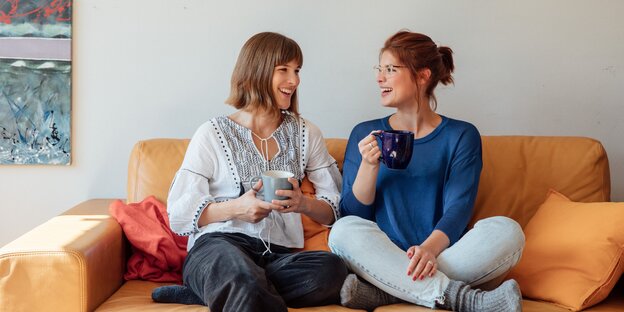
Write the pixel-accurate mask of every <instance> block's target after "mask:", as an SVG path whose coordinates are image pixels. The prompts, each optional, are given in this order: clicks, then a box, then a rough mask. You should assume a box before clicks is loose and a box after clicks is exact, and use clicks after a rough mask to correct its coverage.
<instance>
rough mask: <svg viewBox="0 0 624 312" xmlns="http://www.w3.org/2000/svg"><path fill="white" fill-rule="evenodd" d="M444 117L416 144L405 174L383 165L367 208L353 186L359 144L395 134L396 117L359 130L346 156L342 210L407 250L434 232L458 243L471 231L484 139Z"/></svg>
mask: <svg viewBox="0 0 624 312" xmlns="http://www.w3.org/2000/svg"><path fill="white" fill-rule="evenodd" d="M441 117H442V122H441V123H440V125H438V127H437V128H436V129H435V130H434V131H433V132H431V133H430V134H429V135H427V136H425V137H423V138H419V139H416V140H414V147H413V154H412V160H411V161H410V164H409V166H408V167H407V169H405V170H392V169H388V168H387V167H386V166H385V165H383V164H381V165H380V169H379V173H378V176H377V185H376V187H375V188H376V191H375V200H374V202H373V203H372V204H371V205H364V204H362V203H361V202H360V201H358V200H357V199H356V198H355V196H354V195H353V191H352V187H353V182H354V180H355V177H356V175H357V171H358V168H359V166H360V162H361V160H362V156H361V155H360V152H359V151H358V142H360V140H362V139H363V138H364V137H365V136H367V135H368V134H369V133H370V132H371V131H373V130H391V129H392V128H391V127H390V124H389V123H388V120H389V118H390V116H388V117H385V118H382V119H375V120H370V121H366V122H363V123H360V124H359V125H357V126H355V128H353V131H352V132H351V136H350V137H349V143H348V144H347V149H346V152H345V160H344V166H343V187H342V199H341V201H340V210H341V213H342V215H343V216H347V215H356V216H359V217H362V218H365V219H368V220H372V221H375V222H377V224H378V225H379V227H380V228H381V230H382V231H384V232H385V233H386V234H387V235H388V236H389V237H390V239H391V240H392V241H393V242H394V243H395V244H396V245H397V246H399V247H400V248H401V249H403V250H407V249H408V248H409V247H410V246H413V245H420V244H422V242H424V241H425V239H427V237H429V235H430V234H431V233H432V232H433V230H436V229H437V230H440V231H442V232H444V233H445V234H446V235H447V236H448V237H449V239H450V241H451V245H452V244H454V243H455V242H456V241H457V240H459V238H460V237H461V236H462V235H463V234H464V233H465V232H466V227H467V225H468V222H469V221H470V218H471V216H472V211H473V207H474V202H475V198H476V196H477V189H478V186H479V176H480V174H481V167H482V161H481V136H480V134H479V131H478V130H477V128H475V127H474V126H473V125H472V124H470V123H467V122H464V121H460V120H454V119H451V118H447V117H445V116H441Z"/></svg>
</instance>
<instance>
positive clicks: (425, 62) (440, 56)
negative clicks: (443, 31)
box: [379, 30, 455, 111]
mask: <svg viewBox="0 0 624 312" xmlns="http://www.w3.org/2000/svg"><path fill="white" fill-rule="evenodd" d="M386 51H388V52H390V53H392V55H394V57H396V58H398V59H399V61H400V62H401V63H402V64H401V65H403V66H407V68H409V70H410V73H411V76H412V80H413V81H417V78H418V73H419V72H420V71H421V70H423V69H425V68H428V69H429V70H430V71H431V77H429V83H428V84H427V89H426V90H425V95H427V97H429V104H430V105H431V109H433V110H434V111H435V110H436V108H437V107H438V101H437V99H436V96H435V94H434V93H433V90H434V89H435V88H436V86H437V85H438V83H439V82H441V83H442V84H443V85H447V84H449V83H453V76H452V75H451V74H452V73H453V70H454V69H455V65H453V50H451V48H449V47H444V46H441V47H438V46H437V45H436V44H435V43H434V42H433V40H431V38H429V37H428V36H426V35H423V34H419V33H414V32H410V31H407V30H401V31H399V32H397V33H396V34H394V35H392V37H390V38H388V40H386V42H385V43H384V46H383V48H381V51H380V52H379V56H380V57H381V54H383V53H384V52H386ZM417 86H418V85H417Z"/></svg>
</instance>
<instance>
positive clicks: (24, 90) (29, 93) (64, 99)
mask: <svg viewBox="0 0 624 312" xmlns="http://www.w3.org/2000/svg"><path fill="white" fill-rule="evenodd" d="M71 22H72V1H71V0H0V164H2V165H13V164H15V165H18V164H42V165H69V164H70V163H71Z"/></svg>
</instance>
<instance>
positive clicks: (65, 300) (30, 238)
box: [0, 199, 126, 311]
mask: <svg viewBox="0 0 624 312" xmlns="http://www.w3.org/2000/svg"><path fill="white" fill-rule="evenodd" d="M112 201H113V200H112V199H94V200H89V201H86V202H83V203H81V204H79V205H78V206H75V207H74V208H72V209H70V210H67V211H66V212H65V213H63V214H61V215H59V216H56V217H54V218H52V219H50V220H48V221H47V222H45V223H43V224H42V225H40V226H38V227H36V228H34V229H33V230H31V231H30V232H28V233H26V234H24V235H23V236H21V237H19V238H18V239H16V240H14V241H13V242H11V243H9V244H8V245H6V246H4V247H2V248H1V249H0V311H93V310H95V308H97V307H98V306H99V305H100V304H101V303H102V302H104V301H105V300H106V299H107V298H108V297H110V296H111V295H112V294H113V293H114V292H115V291H116V290H117V289H118V288H119V287H120V286H121V285H122V284H123V273H124V269H125V259H126V245H125V242H124V238H123V232H122V230H121V227H120V226H119V224H118V223H117V221H116V220H115V219H113V218H112V217H111V216H110V215H109V213H108V206H109V204H110V203H111V202H112Z"/></svg>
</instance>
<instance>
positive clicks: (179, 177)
mask: <svg viewBox="0 0 624 312" xmlns="http://www.w3.org/2000/svg"><path fill="white" fill-rule="evenodd" d="M209 129H210V127H209V126H208V124H204V125H202V126H201V127H200V128H199V129H198V130H197V131H196V132H195V134H194V135H193V138H192V139H191V142H190V143H189V146H188V149H187V150H186V154H185V156H184V160H183V162H182V166H181V167H180V169H179V170H178V172H177V173H176V175H175V178H174V179H173V182H172V184H171V187H170V189H169V195H168V197H167V214H168V216H169V223H170V227H171V230H172V231H173V232H174V233H176V234H178V235H184V236H187V235H191V234H193V233H197V232H199V227H198V224H197V222H198V221H199V216H200V215H201V214H202V212H203V210H204V209H205V208H206V207H207V206H208V204H209V203H212V202H215V198H214V197H213V196H212V195H211V194H210V185H209V182H210V180H211V177H212V176H213V173H214V168H215V164H216V153H215V151H214V149H213V148H212V147H213V146H217V145H216V143H214V142H212V140H211V136H210V133H209ZM212 143H214V144H212Z"/></svg>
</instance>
